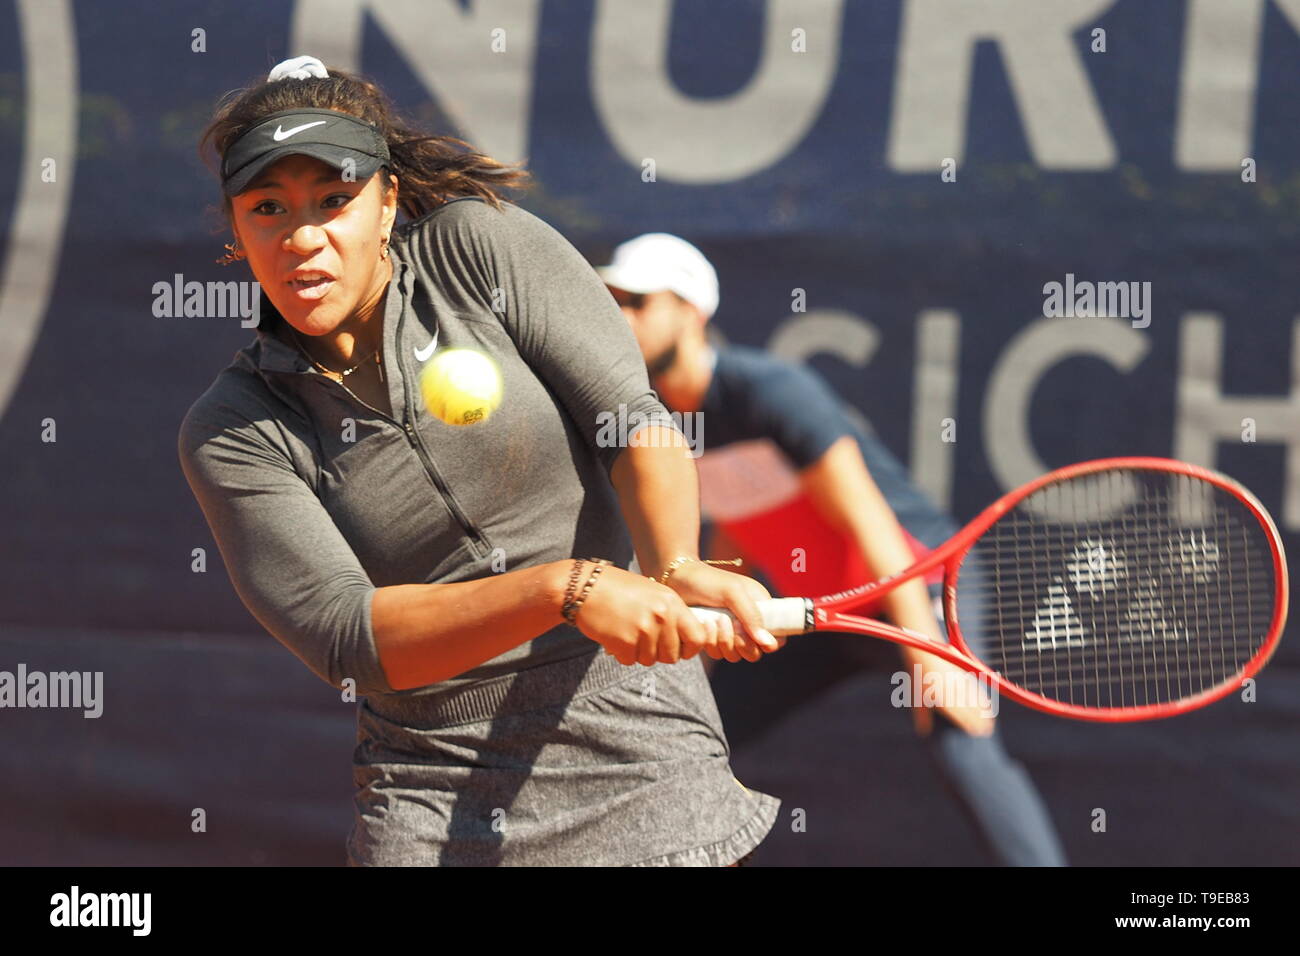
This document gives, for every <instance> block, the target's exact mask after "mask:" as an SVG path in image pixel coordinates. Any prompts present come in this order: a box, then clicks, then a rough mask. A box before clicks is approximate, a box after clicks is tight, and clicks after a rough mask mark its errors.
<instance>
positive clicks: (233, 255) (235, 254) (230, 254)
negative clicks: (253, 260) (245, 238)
mask: <svg viewBox="0 0 1300 956" xmlns="http://www.w3.org/2000/svg"><path fill="white" fill-rule="evenodd" d="M242 258H244V253H243V252H242V251H241V250H240V249H239V248H238V246H236V245H235V244H234V243H233V242H228V243H226V254H225V255H224V256H222V257H221V258H220V259H217V260H216V263H217V265H219V266H228V265H230V264H231V263H234V262H238V261H239V260H240V259H242Z"/></svg>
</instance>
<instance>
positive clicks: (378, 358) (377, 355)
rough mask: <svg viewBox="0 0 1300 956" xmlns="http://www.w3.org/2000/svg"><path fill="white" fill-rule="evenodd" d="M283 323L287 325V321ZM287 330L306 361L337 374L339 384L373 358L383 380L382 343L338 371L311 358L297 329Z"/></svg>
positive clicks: (328, 372) (329, 373)
mask: <svg viewBox="0 0 1300 956" xmlns="http://www.w3.org/2000/svg"><path fill="white" fill-rule="evenodd" d="M285 324H286V325H288V323H285ZM289 331H290V332H292V333H293V337H294V340H295V341H296V342H297V343H298V349H299V350H300V351H301V352H302V354H303V355H304V356H306V357H307V359H308V361H310V362H311V364H312V365H315V366H316V367H317V368H318V369H320V370H321V371H322V372H325V373H326V374H327V375H331V376H333V375H337V376H339V384H340V385H342V384H343V379H345V378H347V377H348V376H349V375H351V374H352V373H353V372H355V371H356V370H357V369H359V368H361V366H363V365H365V364H366V363H367V362H369V361H370V360H371V359H374V360H375V365H376V366H378V368H379V381H381V382H383V381H384V360H383V357H382V353H383V351H384V347H383V345H380V346H379V347H378V348H377V349H375V350H374V351H373V352H371V353H370V354H369V355H367V356H366V357H365V358H363V359H362V360H361V361H360V362H358V363H357V364H356V365H354V366H352V367H351V368H349V369H344V370H343V371H338V370H337V369H332V368H326V367H325V366H324V365H321V363H320V362H318V361H316V360H315V359H314V358H312V356H311V353H310V352H308V351H307V346H306V345H304V344H303V341H302V338H301V337H300V336H299V335H298V330H297V329H295V328H294V327H293V326H292V325H290V326H289Z"/></svg>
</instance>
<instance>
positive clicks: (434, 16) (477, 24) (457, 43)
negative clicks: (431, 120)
mask: <svg viewBox="0 0 1300 956" xmlns="http://www.w3.org/2000/svg"><path fill="white" fill-rule="evenodd" d="M367 13H368V14H370V17H371V19H372V20H373V21H374V22H375V23H376V24H377V25H378V26H379V28H380V29H381V30H383V31H384V37H385V39H387V40H388V42H389V43H391V44H392V45H393V47H394V48H395V49H396V50H397V51H398V52H399V53H401V54H402V56H403V58H404V59H405V64H406V66H407V67H409V68H410V70H411V72H412V73H413V74H415V76H417V77H418V78H419V79H420V82H421V83H423V84H424V88H425V89H426V90H428V91H429V95H430V96H431V97H433V98H434V99H436V100H437V101H438V104H439V106H440V107H441V108H442V110H443V111H444V112H445V113H446V114H447V116H449V117H450V118H451V119H452V121H453V122H455V124H456V126H457V132H458V133H459V135H460V136H462V137H463V138H465V139H467V140H469V141H470V142H471V143H473V144H474V147H475V148H476V149H480V150H482V151H483V152H485V153H487V154H488V155H489V156H491V157H493V158H494V159H498V160H500V161H502V162H504V163H514V162H518V161H519V160H521V159H523V158H524V157H525V156H526V155H527V154H528V148H527V147H528V142H527V139H528V117H529V113H530V111H531V109H532V103H533V88H534V85H535V84H534V78H533V60H534V58H535V54H536V51H537V31H538V22H539V20H540V18H541V3H540V0H475V2H474V3H472V4H469V5H467V6H466V5H462V4H460V3H457V2H456V0H298V2H297V3H296V4H294V6H293V22H292V24H291V26H290V30H289V36H290V41H289V46H288V49H290V50H311V52H312V55H313V56H317V57H319V58H320V59H321V61H322V62H323V63H325V65H326V66H336V67H338V68H339V69H342V70H360V69H361V31H362V26H363V25H364V20H365V17H364V15H365V14H367ZM495 29H502V30H504V31H505V32H506V33H507V34H509V36H510V46H509V52H508V53H493V52H492V50H491V48H490V46H489V40H490V39H491V33H492V31H493V30H495Z"/></svg>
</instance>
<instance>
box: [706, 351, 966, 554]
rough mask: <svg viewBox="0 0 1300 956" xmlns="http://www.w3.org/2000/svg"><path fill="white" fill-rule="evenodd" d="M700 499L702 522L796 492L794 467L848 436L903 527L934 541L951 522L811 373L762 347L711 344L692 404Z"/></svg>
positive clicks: (951, 529)
mask: <svg viewBox="0 0 1300 956" xmlns="http://www.w3.org/2000/svg"><path fill="white" fill-rule="evenodd" d="M700 411H701V412H702V420H701V429H700V430H701V431H702V434H701V436H700V437H701V439H702V447H703V453H702V454H701V455H700V457H699V459H698V460H697V465H698V467H699V470H700V478H701V485H702V488H701V505H702V510H703V512H704V517H705V518H707V519H710V520H723V519H739V518H744V517H746V516H747V515H748V514H753V513H758V512H761V511H763V510H766V509H767V508H770V507H773V506H775V505H777V504H779V503H781V501H783V500H786V499H787V498H788V497H790V496H792V495H794V494H796V493H798V492H797V474H798V472H800V471H803V470H804V469H805V468H807V467H809V466H810V465H813V464H815V463H816V462H817V461H818V460H819V459H820V458H821V457H822V456H823V455H824V454H825V453H826V451H827V450H828V449H829V448H830V447H831V446H832V445H833V444H835V442H837V441H839V439H841V438H843V437H844V436H845V435H852V436H853V437H854V438H855V439H856V440H857V442H858V447H859V448H860V449H861V451H862V457H863V460H864V461H865V463H866V466H867V471H868V472H869V473H870V474H871V477H872V479H873V480H874V481H875V482H876V484H877V486H878V487H879V488H880V490H881V493H882V494H883V495H884V496H885V500H886V501H888V503H889V505H890V507H891V508H893V510H894V513H895V515H897V517H898V520H899V523H900V524H901V525H902V526H903V527H904V528H906V529H907V531H908V533H909V534H911V535H912V536H913V537H914V538H916V539H917V540H918V541H920V542H921V543H922V544H924V545H925V546H926V547H929V548H934V547H937V546H938V545H940V544H942V543H943V542H944V541H946V540H947V539H948V538H950V537H951V536H952V535H953V534H954V533H955V532H956V530H957V528H956V525H955V524H954V522H953V521H952V519H951V518H949V517H948V516H947V515H946V514H944V513H943V512H942V511H941V510H940V509H939V508H938V507H936V506H935V505H934V503H933V502H932V501H931V500H930V499H929V497H928V496H927V495H926V494H925V492H923V491H922V490H921V489H920V488H918V487H917V486H916V485H915V484H914V483H913V482H912V480H911V477H910V476H909V475H908V473H907V469H905V468H904V467H903V465H902V464H901V463H900V462H899V461H898V459H897V458H895V457H894V455H893V454H892V453H891V452H890V451H889V449H888V448H886V447H885V446H884V444H883V443H882V442H881V441H880V439H879V438H877V437H876V436H875V435H874V434H870V433H868V432H864V431H863V430H862V429H861V428H860V427H858V425H857V424H856V423H855V422H854V421H853V420H852V419H850V418H849V417H848V415H846V414H845V412H844V408H843V406H842V404H841V403H840V399H839V398H838V396H836V394H835V392H834V391H833V390H832V389H831V387H830V386H829V385H828V384H827V383H826V382H825V380H824V379H822V378H821V376H819V375H818V374H817V373H816V372H815V371H813V370H812V369H809V368H807V367H806V366H802V365H798V364H795V363H793V362H789V361H786V360H785V359H782V358H779V357H778V356H775V355H773V354H772V353H770V352H768V351H765V350H763V349H758V348H754V347H752V346H746V345H727V346H723V347H721V348H718V349H716V361H715V365H714V369H713V379H712V381H711V382H710V383H709V387H708V390H707V391H706V392H705V395H704V401H703V404H702V405H701V408H700Z"/></svg>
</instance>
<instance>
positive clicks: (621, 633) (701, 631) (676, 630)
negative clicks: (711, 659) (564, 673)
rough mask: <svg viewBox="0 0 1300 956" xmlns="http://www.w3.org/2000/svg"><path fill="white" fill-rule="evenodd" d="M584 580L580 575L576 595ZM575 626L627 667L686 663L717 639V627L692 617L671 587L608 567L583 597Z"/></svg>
mask: <svg viewBox="0 0 1300 956" xmlns="http://www.w3.org/2000/svg"><path fill="white" fill-rule="evenodd" d="M587 573H590V569H588V570H587ZM586 580H587V577H586V574H584V576H583V577H582V578H581V579H580V581H579V585H578V591H579V593H581V590H582V585H583V584H584V583H585V582H586ZM575 623H576V625H577V628H578V630H580V631H581V632H582V633H583V634H585V635H586V636H587V637H589V638H591V639H592V640H593V641H595V642H596V643H597V644H599V645H601V646H602V647H604V648H605V653H607V654H612V655H613V656H614V657H615V658H616V659H617V660H618V662H619V663H620V664H626V665H631V664H643V665H645V666H646V667H650V666H652V665H653V664H657V663H658V664H673V663H676V662H677V661H679V660H690V659H691V658H692V657H694V656H695V655H696V654H698V653H699V652H700V651H701V650H704V649H705V648H708V647H713V646H714V645H716V643H717V641H718V639H719V635H718V631H717V626H716V625H712V624H705V623H704V622H702V621H701V620H700V619H699V618H697V617H696V616H695V614H694V613H693V612H692V611H691V609H690V608H689V607H688V606H687V605H686V602H685V601H683V600H682V599H681V598H680V597H679V596H678V595H677V593H676V592H675V591H674V590H673V589H672V588H670V587H668V586H667V585H664V584H660V583H659V582H658V581H655V580H652V579H651V578H647V577H645V576H643V575H640V574H633V573H632V572H630V571H625V570H623V569H622V568H616V567H611V566H608V565H606V566H605V569H604V570H603V571H602V572H601V573H600V577H598V578H597V579H596V583H595V584H593V585H592V587H591V590H589V591H588V592H587V597H586V599H585V600H584V601H583V602H582V606H581V607H580V608H578V616H577V618H576V620H575Z"/></svg>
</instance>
